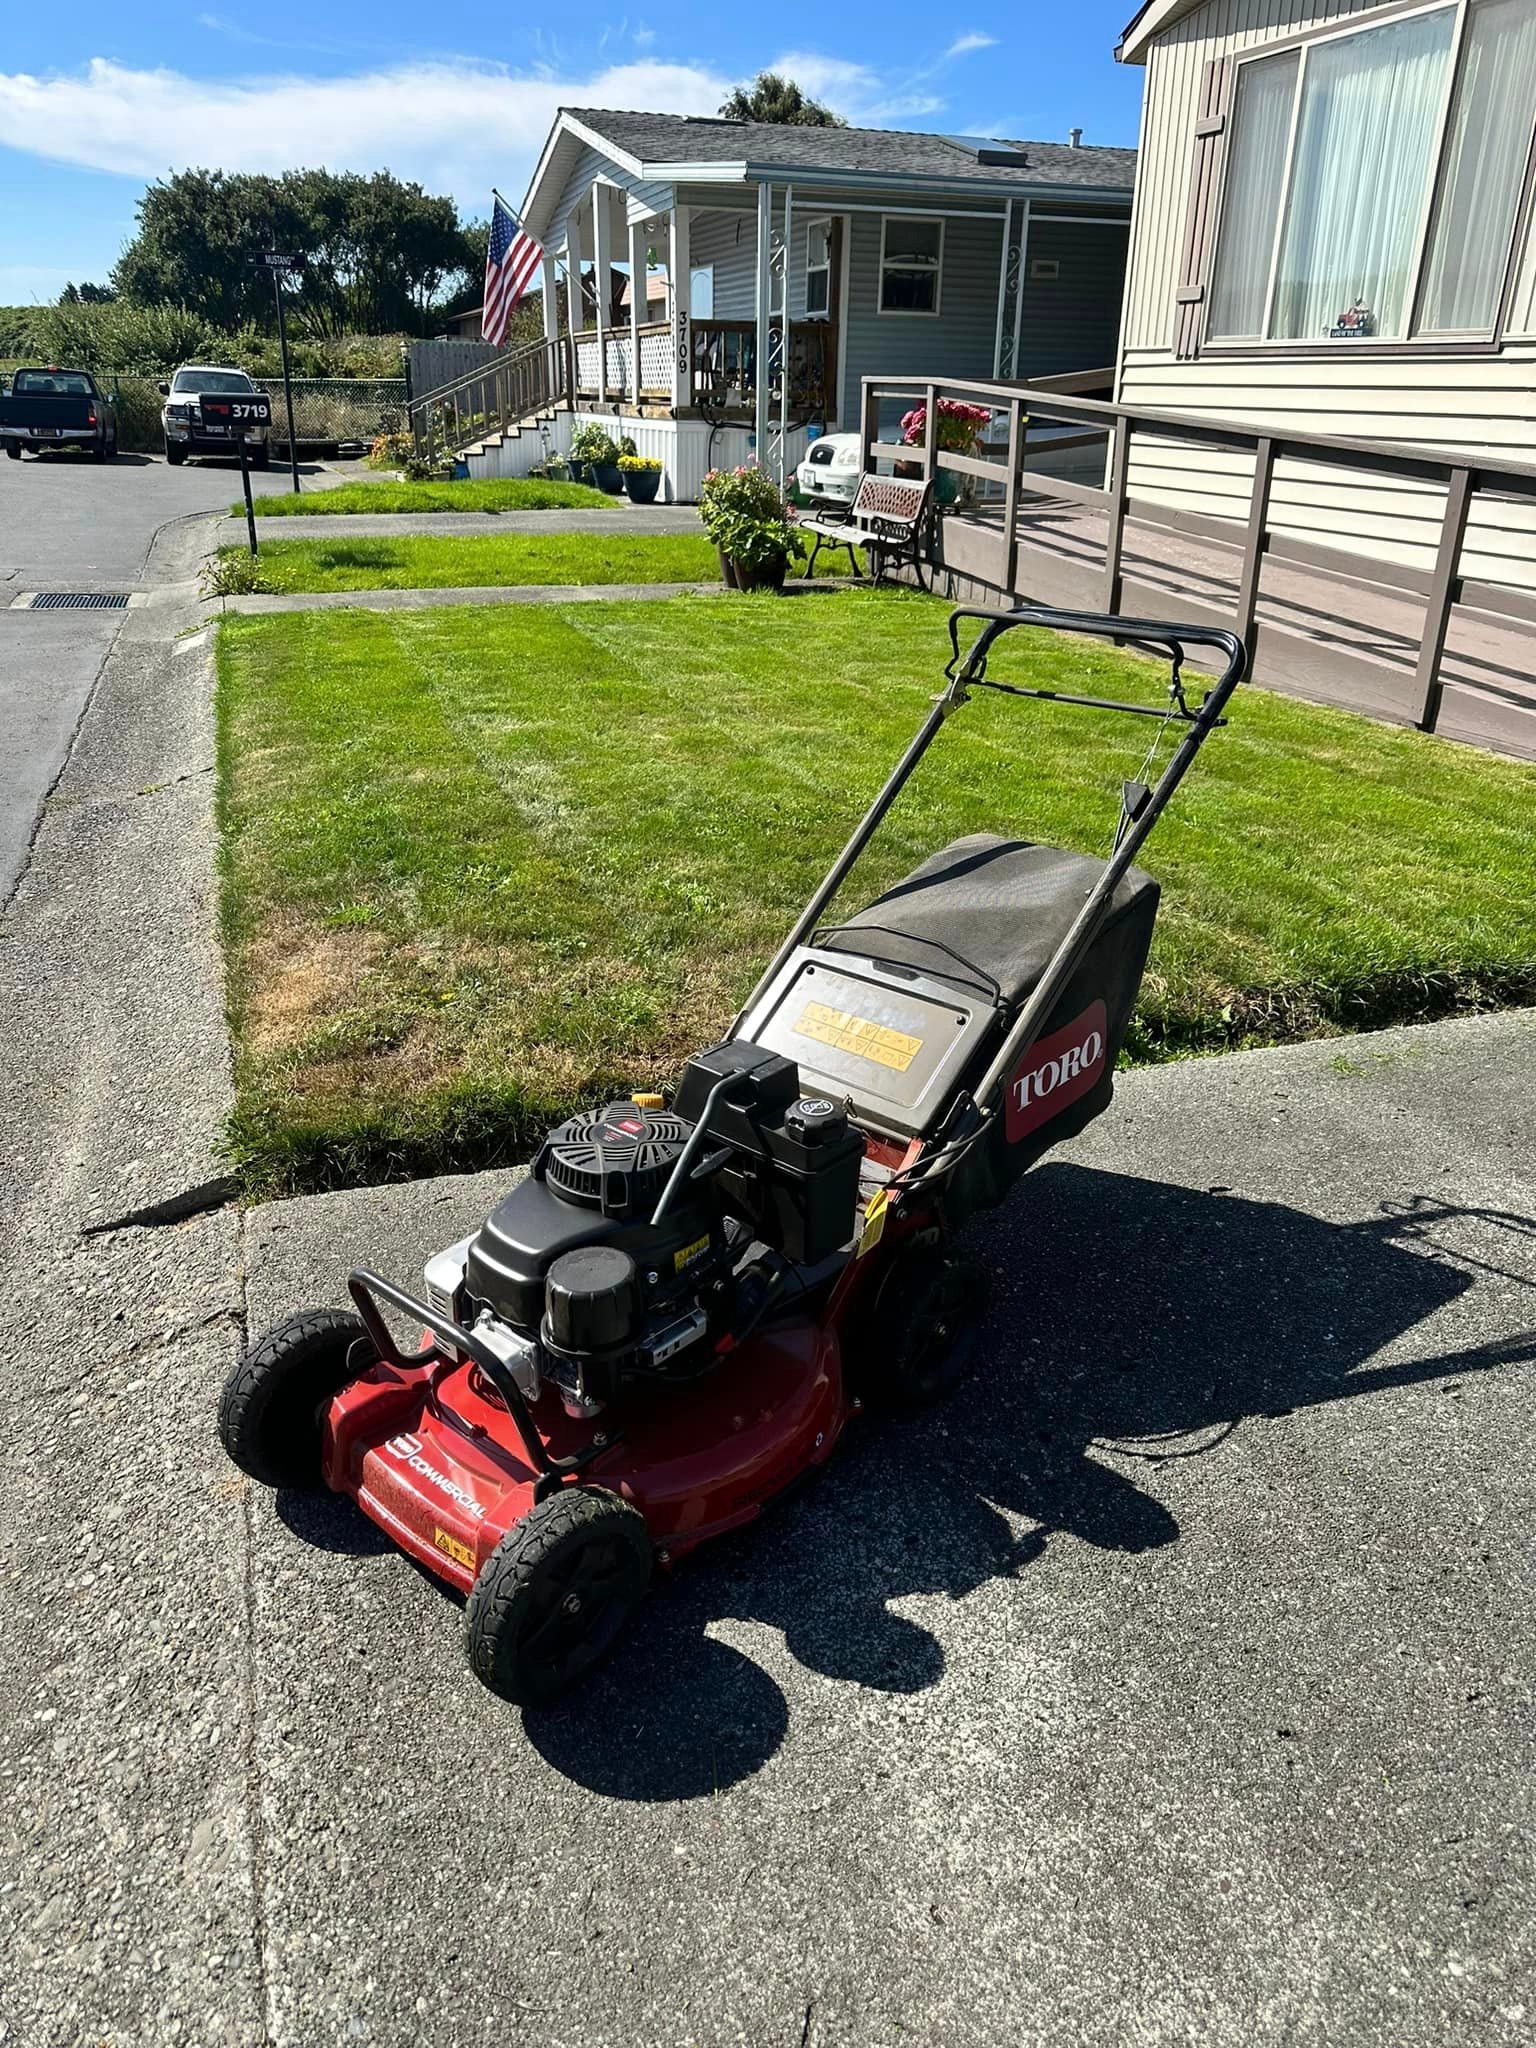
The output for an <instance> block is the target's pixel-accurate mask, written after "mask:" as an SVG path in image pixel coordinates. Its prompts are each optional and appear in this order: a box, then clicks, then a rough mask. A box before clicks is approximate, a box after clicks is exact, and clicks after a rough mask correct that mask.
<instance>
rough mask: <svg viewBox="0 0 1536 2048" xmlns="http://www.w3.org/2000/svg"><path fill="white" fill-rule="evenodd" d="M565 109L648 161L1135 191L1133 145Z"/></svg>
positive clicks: (612, 110)
mask: <svg viewBox="0 0 1536 2048" xmlns="http://www.w3.org/2000/svg"><path fill="white" fill-rule="evenodd" d="M561 111H562V112H563V113H567V114H569V115H570V116H571V117H572V119H573V120H576V121H579V122H580V123H581V125H582V127H583V128H586V129H588V130H590V131H591V133H592V134H594V135H599V136H601V137H603V139H604V140H605V141H607V142H609V143H611V144H612V145H613V146H614V147H615V148H616V149H620V150H622V151H623V152H624V153H625V154H626V155H627V156H631V157H636V158H638V159H639V161H640V162H641V163H644V164H662V163H667V164H682V163H689V164H693V163H696V164H730V163H748V164H764V165H770V166H774V167H778V168H782V169H784V170H806V171H855V172H861V173H865V174H869V173H875V174H879V175H883V176H887V177H890V178H892V179H900V178H903V177H907V178H914V179H929V178H944V179H949V178H953V179H957V180H961V181H968V182H975V183H977V184H984V185H1015V186H1030V185H1050V186H1056V187H1062V186H1068V185H1081V186H1082V187H1083V188H1084V189H1085V190H1087V191H1093V192H1118V193H1129V191H1130V190H1131V186H1132V184H1133V183H1134V180H1135V174H1136V152H1135V150H1134V149H1099V148H1080V149H1073V148H1071V147H1070V146H1069V145H1068V144H1066V143H1064V142H1003V143H996V142H993V143H989V142H987V141H986V140H985V138H983V137H981V136H975V137H971V136H961V135H922V134H916V133H913V132H911V131H909V130H906V129H899V128H792V127H781V126H778V125H775V124H774V123H771V122H767V121H726V120H705V119H701V118H699V117H698V116H696V115H688V114H641V113H626V112H622V111H618V110H614V109H611V108H606V107H565V108H562V109H561ZM982 149H987V150H989V151H995V150H999V149H1009V150H1017V151H1018V152H1019V154H1020V159H1021V160H1020V162H1019V164H1018V165H1017V166H1015V165H1013V164H1000V163H997V162H995V161H994V162H991V163H983V162H981V160H980V158H979V156H978V154H977V152H978V151H979V150H982Z"/></svg>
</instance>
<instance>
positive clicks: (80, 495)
mask: <svg viewBox="0 0 1536 2048" xmlns="http://www.w3.org/2000/svg"><path fill="white" fill-rule="evenodd" d="M252 484H253V486H254V488H255V489H256V490H258V491H271V490H287V489H288V488H289V487H290V486H289V479H288V473H287V471H286V470H272V471H269V472H267V473H266V474H264V475H260V476H256V477H253V478H252ZM239 494H240V474H239V468H238V465H236V464H235V463H225V462H217V463H215V462H193V463H188V464H183V466H182V467H181V468H180V469H171V468H169V467H168V466H167V464H166V463H165V462H164V460H163V459H162V458H161V457H159V456H148V455H120V456H119V457H118V458H117V460H116V461H115V462H107V463H96V462H91V461H88V460H87V459H85V458H84V457H82V456H78V455H74V454H62V453H61V454H57V455H44V456H25V457H24V458H23V459H22V460H21V461H20V462H9V461H5V462H0V724H3V726H4V729H5V733H6V740H7V744H6V746H5V747H4V748H3V749H0V903H3V902H4V901H5V899H6V898H7V897H8V896H9V895H10V893H11V891H12V889H13V888H14V887H15V885H16V878H17V876H18V875H19V874H20V872H21V869H22V866H23V863H24V862H25V859H26V852H27V847H28V845H29V843H30V841H31V838H32V832H33V828H34V826H35V824H36V822H37V814H38V808H39V806H40V805H41V803H42V802H43V799H44V798H45V797H46V795H47V793H48V791H49V789H50V788H51V787H52V785H53V781H54V778H55V777H56V776H57V774H58V772H59V769H60V767H61V765H62V764H63V761H64V757H65V754H66V753H67V752H68V749H69V742H70V737H71V735H72V734H73V732H74V730H75V727H76V725H77V724H78V722H79V718H80V713H81V710H82V708H83V706H84V704H85V701H86V698H87V697H88V696H89V694H90V690H91V685H92V684H93V683H94V682H95V680H96V677H97V676H98V674H99V673H100V671H101V664H102V662H103V660H104V659H105V657H106V653H107V649H108V648H109V647H110V646H111V645H112V641H113V638H114V636H115V635H116V632H117V629H118V626H119V625H120V624H121V623H122V618H121V614H120V613H115V612H82V611H66V612H50V611H43V612H34V611H31V610H23V611H15V610H12V609H10V607H11V606H12V605H14V603H15V600H16V598H17V596H18V595H20V594H21V593H22V592H25V591H36V590H76V591H79V590H86V591H89V590H105V591H110V590H117V591H132V590H135V589H137V588H139V587H140V585H141V583H142V579H143V577H144V572H145V566H146V563H147V561H148V557H149V552H150V546H151V543H152V541H153V539H154V535H155V531H156V529H157V528H158V527H160V526H162V525H164V524H165V522H166V521H167V520H172V519H177V518H180V517H182V516H184V515H189V514H192V513H206V512H211V511H216V510H218V509H219V508H221V507H223V506H227V505H229V504H230V503H232V502H233V500H234V499H235V498H237V497H238V496H239Z"/></svg>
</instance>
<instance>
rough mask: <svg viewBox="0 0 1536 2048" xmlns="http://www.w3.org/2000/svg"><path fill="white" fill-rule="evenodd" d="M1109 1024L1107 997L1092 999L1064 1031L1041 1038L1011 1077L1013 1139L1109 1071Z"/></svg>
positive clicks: (1010, 1138) (1009, 1102)
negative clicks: (1106, 1064) (1106, 1055)
mask: <svg viewBox="0 0 1536 2048" xmlns="http://www.w3.org/2000/svg"><path fill="white" fill-rule="evenodd" d="M1108 1026H1109V1020H1108V1017H1107V1015H1106V1013H1105V1009H1104V1005H1103V1003H1102V1002H1092V1003H1090V1004H1089V1005H1088V1007H1087V1009H1086V1010H1084V1011H1083V1013H1082V1015H1081V1016H1079V1017H1074V1018H1073V1020H1072V1022H1071V1023H1070V1024H1065V1025H1063V1026H1062V1028H1061V1030H1060V1031H1053V1032H1052V1033H1051V1035H1050V1037H1049V1038H1039V1039H1036V1041H1035V1043H1034V1044H1033V1045H1032V1046H1031V1047H1030V1048H1029V1050H1028V1052H1026V1053H1025V1055H1024V1057H1023V1059H1022V1060H1021V1061H1020V1062H1019V1065H1018V1066H1017V1068H1016V1069H1015V1070H1014V1074H1013V1078H1012V1080H1011V1081H1010V1082H1009V1083H1008V1098H1007V1124H1008V1142H1009V1144H1010V1145H1016V1144H1017V1143H1018V1142H1019V1140H1020V1138H1026V1137H1028V1135H1029V1133H1030V1132H1031V1131H1033V1130H1038V1128H1039V1127H1040V1125H1041V1124H1043V1123H1045V1122H1047V1121H1048V1120H1049V1119H1050V1118H1051V1117H1053V1116H1057V1115H1059V1114H1060V1112H1061V1111H1062V1110H1064V1109H1065V1108H1066V1106H1067V1104H1068V1103H1069V1102H1076V1100H1077V1098H1078V1097H1079V1095H1086V1094H1087V1093H1088V1090H1089V1089H1090V1088H1091V1087H1092V1086H1093V1085H1094V1083H1095V1082H1096V1081H1097V1080H1098V1079H1099V1077H1100V1075H1101V1074H1102V1073H1103V1072H1104V1060H1105V1054H1106V1051H1107V1046H1106V1036H1107V1032H1108Z"/></svg>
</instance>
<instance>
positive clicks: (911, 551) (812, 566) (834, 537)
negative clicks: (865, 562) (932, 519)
mask: <svg viewBox="0 0 1536 2048" xmlns="http://www.w3.org/2000/svg"><path fill="white" fill-rule="evenodd" d="M932 488H933V486H932V484H931V483H923V482H921V481H920V480H914V479H910V478H907V477H899V476H876V475H875V474H874V473H873V472H872V471H871V472H868V473H867V474H865V475H864V476H862V477H860V479H859V488H858V494H857V496H856V497H855V498H854V501H853V503H852V505H850V506H849V508H848V516H847V517H846V518H845V519H834V518H831V517H827V518H822V519H802V520H801V521H800V525H801V527H802V529H803V530H804V531H805V532H806V533H810V534H814V535H815V537H816V541H815V546H814V547H813V548H812V549H811V559H810V561H809V562H808V563H807V564H806V570H805V573H806V575H807V576H814V575H815V573H816V557H817V556H818V555H819V554H820V553H821V551H822V549H823V547H836V548H846V549H847V550H848V561H849V564H850V566H851V567H852V570H853V573H854V575H855V576H857V575H858V573H859V564H858V558H857V556H856V555H855V554H854V552H853V551H854V549H855V548H863V550H864V551H865V553H866V554H867V555H868V556H869V559H870V562H871V564H872V566H873V569H874V581H875V582H876V583H880V582H883V581H884V578H885V574H886V569H887V566H888V562H889V560H890V558H891V557H895V558H896V559H897V560H898V561H906V562H910V563H911V565H912V573H913V575H914V576H916V578H917V580H918V584H919V585H920V587H921V588H923V589H924V590H926V589H927V588H928V587H929V586H928V585H927V584H926V583H924V582H923V565H922V561H921V559H920V556H919V553H918V549H919V545H920V543H921V540H922V533H923V521H924V520H925V519H926V517H927V515H928V498H929V494H930V492H931V490H932Z"/></svg>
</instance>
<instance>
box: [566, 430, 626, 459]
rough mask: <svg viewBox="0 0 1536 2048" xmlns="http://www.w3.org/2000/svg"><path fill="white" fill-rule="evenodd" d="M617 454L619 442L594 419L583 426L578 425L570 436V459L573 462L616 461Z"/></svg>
mask: <svg viewBox="0 0 1536 2048" xmlns="http://www.w3.org/2000/svg"><path fill="white" fill-rule="evenodd" d="M618 456H619V444H618V443H617V441H615V440H614V438H613V436H612V435H611V434H608V433H605V432H604V430H603V429H602V428H601V427H600V426H598V425H597V424H596V422H595V421H592V422H589V423H588V424H587V425H586V426H584V427H578V428H577V429H576V431H575V433H574V434H572V436H571V460H572V461H573V462H594V463H595V462H616V461H617V460H618Z"/></svg>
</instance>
